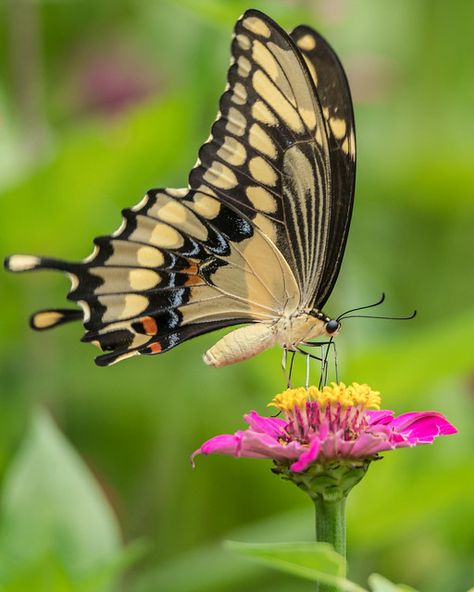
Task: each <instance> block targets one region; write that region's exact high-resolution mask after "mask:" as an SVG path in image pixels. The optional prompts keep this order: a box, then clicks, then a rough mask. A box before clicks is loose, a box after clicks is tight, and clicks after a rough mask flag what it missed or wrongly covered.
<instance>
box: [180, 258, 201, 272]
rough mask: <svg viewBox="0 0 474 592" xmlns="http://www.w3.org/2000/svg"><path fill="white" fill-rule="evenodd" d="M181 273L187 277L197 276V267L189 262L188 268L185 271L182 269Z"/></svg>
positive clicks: (192, 262)
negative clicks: (187, 274)
mask: <svg viewBox="0 0 474 592" xmlns="http://www.w3.org/2000/svg"><path fill="white" fill-rule="evenodd" d="M183 271H184V273H189V275H197V273H198V271H199V265H198V264H197V263H194V261H190V262H189V267H186V269H183Z"/></svg>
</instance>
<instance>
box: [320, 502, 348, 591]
mask: <svg viewBox="0 0 474 592" xmlns="http://www.w3.org/2000/svg"><path fill="white" fill-rule="evenodd" d="M346 499H347V498H346V497H342V498H339V499H335V500H328V499H325V497H324V496H323V495H315V496H314V497H313V501H314V507H315V510H316V541H317V542H318V543H329V544H330V545H332V546H333V547H334V549H335V550H336V551H337V552H338V553H339V555H342V557H344V559H345V558H346ZM317 590H318V592H339V590H340V589H339V587H338V586H333V585H332V584H319V585H318V588H317Z"/></svg>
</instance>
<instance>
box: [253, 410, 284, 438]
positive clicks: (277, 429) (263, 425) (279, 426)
mask: <svg viewBox="0 0 474 592" xmlns="http://www.w3.org/2000/svg"><path fill="white" fill-rule="evenodd" d="M244 419H245V421H246V422H247V423H248V424H249V426H250V429H251V430H253V431H254V432H263V433H265V434H268V435H269V436H273V437H274V438H279V437H280V436H281V435H282V434H283V429H284V427H285V425H286V423H287V422H286V421H284V420H283V419H279V418H278V417H262V416H261V415H259V414H258V413H257V412H256V411H251V412H250V413H248V414H247V415H244Z"/></svg>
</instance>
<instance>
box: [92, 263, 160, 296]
mask: <svg viewBox="0 0 474 592" xmlns="http://www.w3.org/2000/svg"><path fill="white" fill-rule="evenodd" d="M89 273H90V274H91V275H93V276H96V277H98V278H100V279H101V280H102V281H103V283H102V284H101V285H100V286H98V287H97V288H95V290H94V294H118V293H121V292H129V291H131V292H135V291H136V292H141V291H143V290H150V289H152V288H155V287H157V286H158V285H159V284H160V282H161V276H160V274H158V273H156V271H152V270H151V269H143V268H135V269H128V268H126V267H109V266H106V267H93V268H91V269H90V271H89Z"/></svg>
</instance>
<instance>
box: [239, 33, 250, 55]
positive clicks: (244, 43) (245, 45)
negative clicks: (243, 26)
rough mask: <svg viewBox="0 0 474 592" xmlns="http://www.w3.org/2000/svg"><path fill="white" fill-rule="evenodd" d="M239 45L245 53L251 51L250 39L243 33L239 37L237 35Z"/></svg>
mask: <svg viewBox="0 0 474 592" xmlns="http://www.w3.org/2000/svg"><path fill="white" fill-rule="evenodd" d="M237 43H238V45H239V47H240V49H243V50H244V51H247V49H250V45H251V43H250V39H249V38H248V37H247V35H244V34H243V33H239V35H237Z"/></svg>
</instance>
